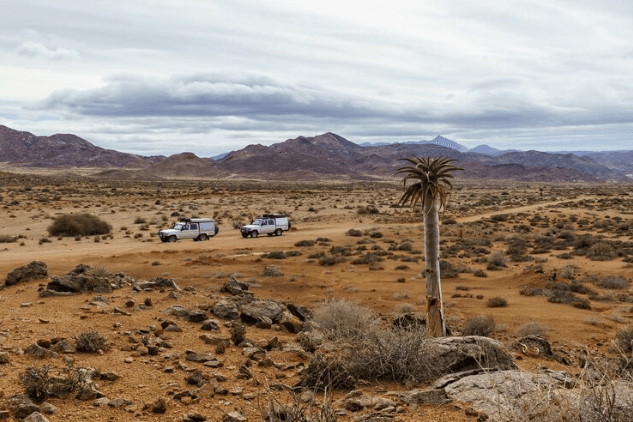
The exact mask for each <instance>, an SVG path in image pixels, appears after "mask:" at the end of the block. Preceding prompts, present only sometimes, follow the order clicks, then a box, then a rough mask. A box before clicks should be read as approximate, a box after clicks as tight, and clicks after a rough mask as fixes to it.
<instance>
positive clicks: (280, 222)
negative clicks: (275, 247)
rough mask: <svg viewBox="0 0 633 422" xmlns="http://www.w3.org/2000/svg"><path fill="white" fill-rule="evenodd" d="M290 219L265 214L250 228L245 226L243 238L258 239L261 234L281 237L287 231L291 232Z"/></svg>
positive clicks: (254, 221) (279, 215)
mask: <svg viewBox="0 0 633 422" xmlns="http://www.w3.org/2000/svg"><path fill="white" fill-rule="evenodd" d="M290 226H291V225H290V223H289V222H288V217H286V216H285V215H281V214H264V215H263V216H261V217H257V218H255V219H254V220H253V222H252V223H251V224H249V225H248V226H243V227H242V228H241V229H240V231H241V232H242V237H248V236H250V237H257V236H259V235H260V234H267V235H268V236H272V235H275V236H281V235H282V234H283V233H284V232H285V231H288V230H290Z"/></svg>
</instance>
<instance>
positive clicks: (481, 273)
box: [473, 269, 488, 277]
mask: <svg viewBox="0 0 633 422" xmlns="http://www.w3.org/2000/svg"><path fill="white" fill-rule="evenodd" d="M473 275H474V276H475V277H488V273H487V272H485V271H484V270H482V269H478V270H475V272H474V273H473Z"/></svg>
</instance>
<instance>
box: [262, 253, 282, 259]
mask: <svg viewBox="0 0 633 422" xmlns="http://www.w3.org/2000/svg"><path fill="white" fill-rule="evenodd" d="M287 257H288V256H287V255H286V253H285V252H284V251H273V252H268V253H267V254H264V255H262V258H268V259H286V258H287Z"/></svg>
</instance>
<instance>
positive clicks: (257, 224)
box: [251, 218, 262, 226]
mask: <svg viewBox="0 0 633 422" xmlns="http://www.w3.org/2000/svg"><path fill="white" fill-rule="evenodd" d="M251 224H252V225H254V226H261V225H262V219H261V218H256V219H255V220H253V222H252V223H251Z"/></svg>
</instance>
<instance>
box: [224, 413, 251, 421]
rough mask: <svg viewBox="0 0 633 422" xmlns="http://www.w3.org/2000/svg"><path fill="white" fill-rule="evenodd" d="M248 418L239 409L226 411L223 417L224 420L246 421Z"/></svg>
mask: <svg viewBox="0 0 633 422" xmlns="http://www.w3.org/2000/svg"><path fill="white" fill-rule="evenodd" d="M247 420H248V419H246V417H245V416H244V415H242V414H241V413H240V412H237V411H233V412H229V413H226V414H225V415H224V416H223V417H222V422H246V421H247Z"/></svg>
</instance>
